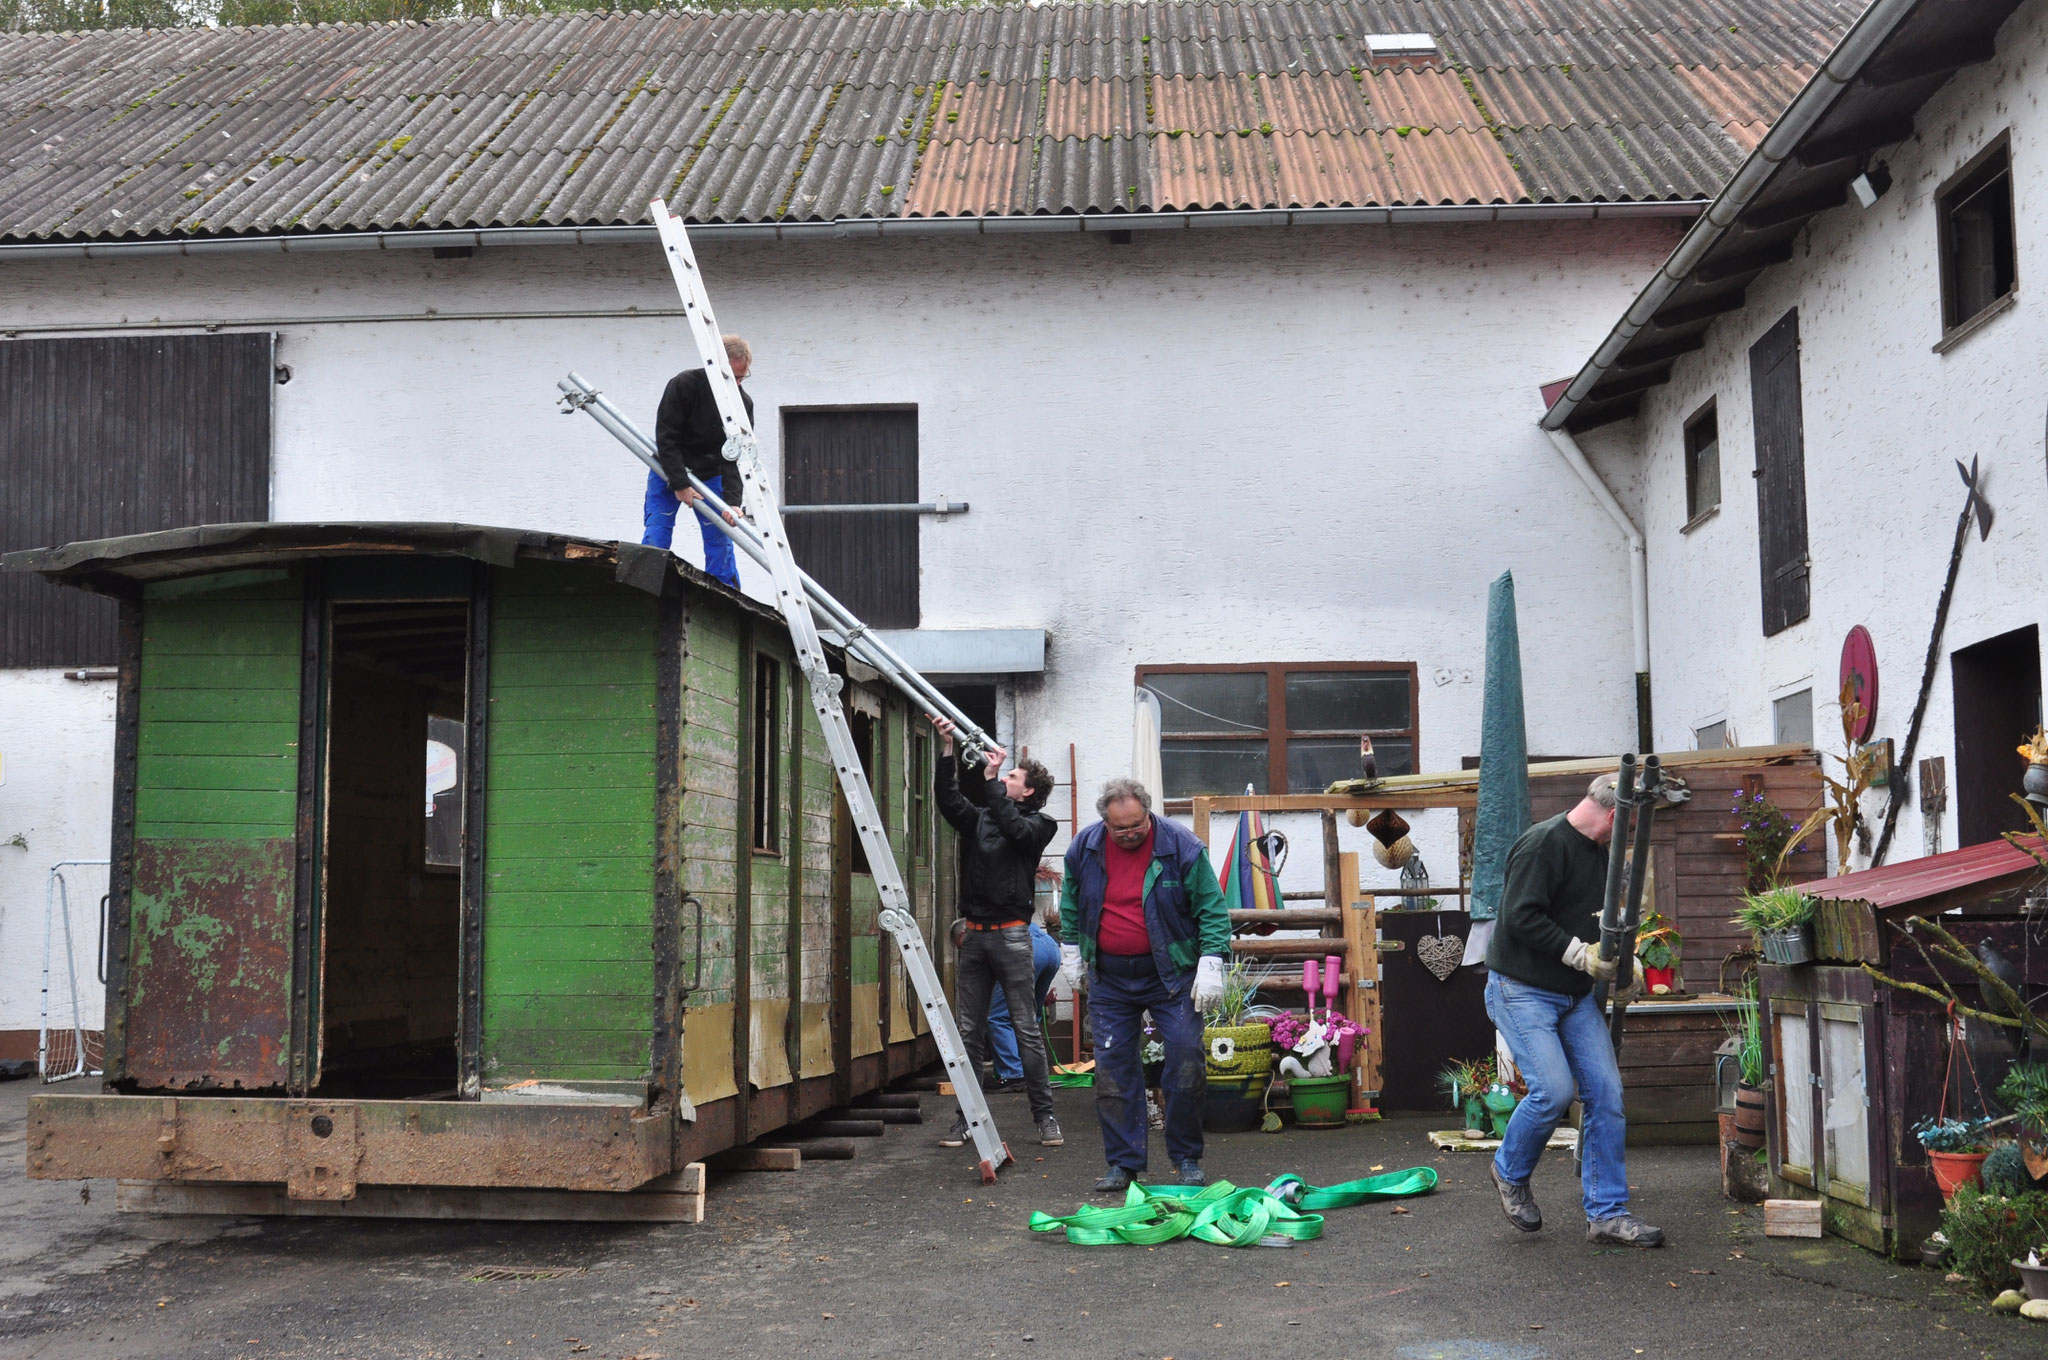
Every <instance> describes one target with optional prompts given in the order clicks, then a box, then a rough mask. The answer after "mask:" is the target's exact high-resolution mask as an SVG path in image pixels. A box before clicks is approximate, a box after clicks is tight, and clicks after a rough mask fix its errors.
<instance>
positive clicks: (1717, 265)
mask: <svg viewBox="0 0 2048 1360" xmlns="http://www.w3.org/2000/svg"><path fill="white" fill-rule="evenodd" d="M1791 258H1792V242H1791V241H1790V240H1785V241H1781V242H1779V243H1778V244H1777V245H1774V246H1770V247H1768V248H1766V249H1764V250H1751V251H1747V252H1745V253H1743V254H1741V255H1728V256H1724V257H1722V258H1720V259H1715V258H1713V257H1712V256H1709V257H1708V258H1707V259H1706V260H1705V261H1704V262H1703V263H1702V264H1701V265H1700V266H1699V267H1698V268H1697V269H1695V270H1693V271H1692V277H1693V282H1695V283H1726V282H1727V281H1728V280H1730V279H1739V278H1742V277H1744V276H1745V275H1749V274H1757V273H1761V272H1762V271H1764V270H1766V269H1769V268H1770V267H1771V266H1772V265H1774V264H1785V263H1787V262H1789V261H1790V260H1791Z"/></svg>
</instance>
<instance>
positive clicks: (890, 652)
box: [555, 373, 996, 758]
mask: <svg viewBox="0 0 2048 1360" xmlns="http://www.w3.org/2000/svg"><path fill="white" fill-rule="evenodd" d="M555 386H556V388H557V389H559V390H560V392H561V393H562V403H563V405H564V406H565V407H566V408H567V409H566V410H565V411H564V414H567V415H573V414H575V413H576V412H578V411H581V412H583V413H584V414H585V415H588V416H589V417H590V418H591V419H593V420H595V421H596V422H597V423H598V424H599V425H600V426H602V427H603V428H604V429H605V431H606V432H607V433H608V434H610V435H611V436H612V437H613V438H614V439H616V440H618V441H619V442H620V443H621V444H623V445H625V446H626V451H627V452H628V453H631V454H632V455H633V456H634V457H635V458H638V459H639V460H640V461H641V462H643V463H645V464H646V465H647V466H648V468H649V470H650V471H652V472H654V473H655V474H656V475H658V476H661V477H663V478H664V479H666V477H667V475H668V474H667V473H665V472H663V471H662V470H661V463H660V461H659V460H658V459H657V458H656V457H655V453H654V441H653V440H652V439H649V438H648V437H647V434H646V432H645V431H644V430H642V429H641V428H640V427H639V426H638V425H635V424H634V423H633V421H632V419H631V418H630V417H629V416H627V415H626V413H625V412H624V411H621V410H620V409H619V408H618V407H617V406H616V405H614V404H613V402H612V400H611V398H609V397H607V396H605V395H604V394H603V393H602V392H600V391H598V390H597V388H595V387H593V386H592V385H591V383H590V380H589V379H587V378H585V377H584V376H583V375H582V374H580V373H571V374H570V375H569V376H568V377H566V378H564V379H562V380H561V381H560V382H558V383H556V384H555ZM690 485H691V487H693V488H694V489H695V490H696V491H697V492H698V493H699V494H700V495H701V496H703V499H702V500H700V501H698V502H697V503H696V504H695V505H694V506H692V507H691V508H692V509H694V510H695V511H696V512H697V515H698V517H699V518H701V519H702V520H703V521H704V522H705V523H706V524H709V525H710V526H711V527H712V528H714V529H716V530H718V531H719V532H720V533H722V534H724V535H725V536H726V537H727V538H729V539H731V540H732V541H733V546H734V547H736V548H738V549H739V550H740V551H741V552H743V553H745V554H746V555H747V556H748V557H751V558H752V559H753V560H754V561H756V562H758V563H760V564H761V566H763V567H767V566H768V549H767V547H766V546H765V545H764V544H763V543H762V541H761V535H760V533H759V531H758V530H756V529H755V528H754V526H753V525H751V524H749V523H748V522H747V521H746V520H744V519H737V518H736V519H735V521H734V522H733V523H731V524H728V523H726V520H725V515H726V511H727V509H728V507H727V506H726V503H725V502H724V501H722V500H720V499H719V498H718V494H717V493H716V492H714V491H712V490H711V489H710V488H708V487H706V486H705V485H704V483H703V481H702V480H701V479H700V478H698V477H697V476H696V475H695V474H694V473H692V474H690ZM771 570H772V569H771ZM797 577H798V579H799V580H800V581H802V583H803V587H804V593H805V594H806V595H807V596H808V597H809V599H810V604H811V613H812V614H813V615H814V616H815V617H816V618H817V620H818V621H819V623H821V624H822V625H823V626H824V627H826V628H827V629H830V630H832V631H833V632H834V633H835V634H836V635H837V636H836V638H835V639H834V640H835V641H838V642H840V643H841V644H842V645H843V646H845V647H846V649H847V650H848V651H850V652H852V653H853V654H854V655H855V656H857V657H859V658H860V659H861V660H862V661H865V662H866V663H867V664H868V665H870V666H872V667H874V668H875V669H876V670H878V671H880V672H881V673H882V676H883V678H885V679H886V680H888V681H889V683H890V684H892V685H894V686H895V687H896V688H897V689H899V690H901V691H902V692H903V693H904V695H905V696H906V697H908V698H909V699H910V700H911V702H913V703H917V704H922V705H923V706H924V708H925V709H926V711H927V712H932V713H937V714H939V715H940V716H941V717H945V718H950V719H951V720H952V722H953V726H954V727H955V728H956V729H957V736H958V738H959V740H960V742H961V745H962V746H963V748H964V749H963V751H962V756H963V758H966V757H970V756H972V755H973V753H975V752H977V751H992V750H994V749H995V745H996V744H995V740H994V739H993V738H992V737H990V736H989V735H988V734H987V733H986V732H984V731H982V730H981V728H980V727H978V726H976V725H975V722H974V720H973V719H972V718H969V717H968V716H967V715H966V714H965V713H963V712H961V711H960V709H959V707H958V706H957V705H955V704H954V703H953V701H952V700H951V699H948V698H947V697H946V696H945V695H944V694H943V693H941V692H940V690H939V688H938V687H937V686H936V685H934V684H932V682H931V681H929V680H927V679H925V678H924V676H922V675H920V674H919V673H918V672H917V671H916V670H914V669H912V668H911V666H910V665H909V664H908V663H907V662H905V661H904V660H903V658H902V657H900V656H898V655H897V654H896V652H895V649H893V648H891V647H890V646H889V644H888V643H886V642H884V641H882V639H880V638H878V637H876V636H875V635H874V634H873V633H871V632H869V631H868V629H867V625H866V624H863V623H862V622H861V621H860V619H859V618H858V617H857V616H856V615H855V614H854V612H853V611H852V610H851V609H848V608H847V607H846V606H845V605H843V604H841V603H839V601H838V600H837V599H835V598H833V596H832V593H831V592H830V591H828V590H826V589H825V588H824V587H823V586H821V585H819V584H818V583H817V582H816V581H814V580H812V579H811V577H810V574H809V573H808V572H806V571H804V570H803V569H802V568H801V567H799V568H798V569H797Z"/></svg>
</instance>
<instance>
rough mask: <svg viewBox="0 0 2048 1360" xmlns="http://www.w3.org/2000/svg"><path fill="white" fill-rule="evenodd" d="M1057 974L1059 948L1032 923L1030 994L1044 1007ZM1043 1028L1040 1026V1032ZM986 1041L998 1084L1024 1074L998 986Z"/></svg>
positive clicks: (1049, 1038)
mask: <svg viewBox="0 0 2048 1360" xmlns="http://www.w3.org/2000/svg"><path fill="white" fill-rule="evenodd" d="M1059 971H1060V947H1059V944H1058V943H1057V942H1056V941H1055V940H1054V939H1053V937H1052V936H1050V935H1048V934H1046V931H1045V927H1044V926H1042V925H1040V924H1038V922H1036V921H1033V922H1032V923H1031V972H1032V978H1031V994H1032V995H1033V996H1035V997H1038V998H1039V1001H1040V1006H1041V1009H1042V1008H1043V1004H1044V998H1045V994H1046V993H1047V992H1049V991H1051V990H1052V980H1053V977H1054V976H1055V975H1056V974H1057V973H1058V972H1059ZM1044 1029H1045V1027H1044V1026H1043V1025H1040V1026H1039V1030H1040V1031H1041V1032H1043V1031H1044ZM988 1042H989V1046H990V1047H992V1048H994V1049H995V1051H996V1077H997V1079H998V1080H1000V1081H1015V1080H1016V1079H1017V1078H1019V1077H1021V1076H1023V1075H1024V1061H1023V1059H1021V1058H1019V1057H1018V1056H1017V1031H1016V1030H1015V1029H1013V1028H1011V1026H1010V1000H1009V997H1008V996H1006V995H1005V994H1004V992H1003V989H1002V988H1000V987H998V988H996V990H995V994H994V995H993V996H991V997H990V998H989V1002H988ZM1045 1042H1046V1051H1047V1054H1048V1056H1050V1054H1051V1046H1052V1036H1051V1035H1049V1034H1048V1035H1046V1036H1045Z"/></svg>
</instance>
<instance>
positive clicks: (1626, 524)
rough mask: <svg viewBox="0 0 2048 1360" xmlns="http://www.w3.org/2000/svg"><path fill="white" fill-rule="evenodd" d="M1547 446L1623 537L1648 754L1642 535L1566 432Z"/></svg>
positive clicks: (1640, 719)
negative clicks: (1604, 512)
mask: <svg viewBox="0 0 2048 1360" xmlns="http://www.w3.org/2000/svg"><path fill="white" fill-rule="evenodd" d="M1543 433H1545V434H1547V435H1549V436H1550V442H1551V443H1552V444H1553V445H1555V446H1556V447H1557V451H1558V453H1560V454H1561V455H1563V457H1564V461H1565V462H1566V463H1568V464H1570V465H1571V469H1572V471H1573V472H1576V473H1578V474H1579V480H1580V481H1582V482H1584V483H1585V484H1586V489H1587V490H1588V491H1591V492H1592V493H1593V499H1594V500H1596V501H1598V502H1599V503H1600V508H1601V509H1602V510H1605V511H1606V512H1607V517H1608V518H1609V519H1611V520H1613V521H1614V525H1615V527H1616V528H1617V529H1620V530H1621V534H1622V537H1623V538H1624V539H1626V540H1627V541H1628V602H1629V631H1630V634H1631V642H1632V643H1633V649H1632V650H1633V656H1634V660H1635V677H1636V749H1637V750H1639V751H1648V750H1651V749H1653V748H1654V747H1655V745H1656V743H1655V741H1654V740H1653V734H1652V732H1651V730H1650V729H1651V724H1650V566H1649V557H1648V554H1647V551H1646V549H1645V548H1644V546H1643V531H1642V530H1641V529H1638V528H1637V527H1636V524H1635V521H1634V520H1632V519H1630V518H1629V517H1628V511H1626V510H1624V509H1622V508H1621V502H1620V501H1618V500H1616V499H1615V498H1614V493H1613V492H1612V491H1610V490H1608V487H1607V483H1606V482H1604V481H1602V480H1600V474H1599V473H1598V472H1595V471H1594V470H1593V465H1592V463H1590V462H1588V461H1587V459H1586V453H1585V450H1584V449H1581V448H1580V447H1579V441H1578V440H1576V439H1574V438H1573V437H1572V436H1571V433H1570V432H1569V431H1567V430H1544V432H1543Z"/></svg>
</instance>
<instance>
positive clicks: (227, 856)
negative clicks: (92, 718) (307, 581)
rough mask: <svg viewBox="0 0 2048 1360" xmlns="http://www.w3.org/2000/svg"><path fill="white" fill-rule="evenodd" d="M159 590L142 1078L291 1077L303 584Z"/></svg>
mask: <svg viewBox="0 0 2048 1360" xmlns="http://www.w3.org/2000/svg"><path fill="white" fill-rule="evenodd" d="M232 582H233V583H231V582H230V578H228V577H226V576H220V575H217V576H215V577H211V578H209V577H198V578H193V579H191V580H186V581H177V582H169V583H164V584H162V585H156V586H151V587H149V588H147V589H146V590H145V592H144V602H143V622H142V692H141V705H140V717H141V726H140V732H139V739H138V743H137V751H138V754H137V758H136V770H135V776H136V795H135V858H134V877H133V895H132V898H131V902H130V918H129V919H130V936H129V1006H128V1019H127V1057H126V1061H127V1075H129V1076H131V1077H132V1078H134V1079H135V1081H136V1082H137V1083H138V1084H139V1085H141V1086H142V1087H144V1088H155V1087H178V1086H184V1085H189V1084H192V1083H194V1082H200V1081H207V1082H214V1083H218V1084H220V1085H236V1084H239V1085H242V1086H245V1087H251V1088H255V1087H272V1086H277V1085H280V1084H282V1083H283V1081H284V1078H285V1065H286V1059H287V1041H288V1037H289V1030H290V1016H289V1011H288V1003H289V998H290V986H291V983H290V978H291V922H292V897H293V884H292V871H293V848H294V845H295V836H296V829H297V816H298V777H299V648H300V641H301V638H300V633H301V626H302V625H301V609H302V606H301V603H300V588H299V582H298V579H297V578H296V577H295V576H291V575H287V574H285V573H265V574H257V573H236V574H235V575H234V576H233V578H232Z"/></svg>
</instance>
